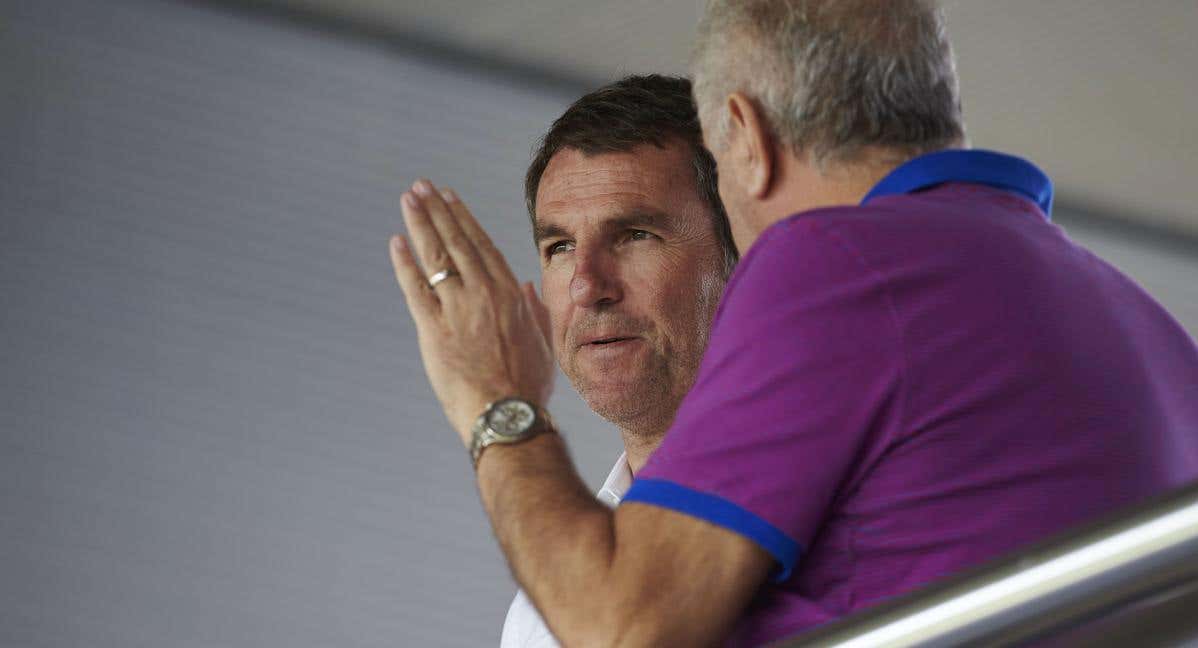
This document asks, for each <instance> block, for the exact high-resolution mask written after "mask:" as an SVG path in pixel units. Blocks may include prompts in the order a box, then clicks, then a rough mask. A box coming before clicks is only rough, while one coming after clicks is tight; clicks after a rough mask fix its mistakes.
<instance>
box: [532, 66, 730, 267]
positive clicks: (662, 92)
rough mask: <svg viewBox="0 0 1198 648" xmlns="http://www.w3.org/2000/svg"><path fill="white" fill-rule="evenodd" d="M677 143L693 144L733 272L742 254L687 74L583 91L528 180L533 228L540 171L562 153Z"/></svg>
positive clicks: (540, 150) (699, 177)
mask: <svg viewBox="0 0 1198 648" xmlns="http://www.w3.org/2000/svg"><path fill="white" fill-rule="evenodd" d="M674 141H681V142H683V143H685V144H686V145H687V147H688V148H690V152H691V161H692V163H693V166H694V171H695V184H696V186H697V187H698V189H699V194H700V196H701V197H702V198H703V200H704V202H706V203H707V205H708V206H709V207H710V208H711V214H712V219H713V222H712V226H713V227H714V228H715V234H716V239H717V240H718V241H719V242H720V246H721V248H723V251H724V269H725V271H726V273H731V272H732V267H733V266H734V265H735V264H736V260H737V256H738V255H737V252H736V246H735V245H734V244H733V242H732V230H731V229H730V228H729V226H728V216H727V214H725V213H724V204H723V203H722V202H720V194H719V189H718V184H717V182H716V168H715V159H714V158H712V157H711V153H709V152H708V151H707V149H706V148H704V147H703V133H702V131H701V130H700V128H699V115H698V111H697V110H696V109H695V102H694V99H693V98H692V97H691V82H690V81H689V80H687V79H685V78H682V77H672V76H663V75H660V74H649V75H644V76H629V77H625V78H623V79H620V80H619V81H616V82H615V83H611V84H608V85H605V86H603V87H602V88H599V89H598V90H595V91H593V92H590V93H588V94H586V95H584V96H583V97H582V98H581V99H579V100H578V101H575V102H574V103H573V104H571V105H570V107H569V108H567V109H566V112H565V113H563V114H562V116H561V117H558V118H557V120H556V121H554V122H553V125H552V126H550V127H549V132H548V133H546V134H545V137H543V138H542V139H541V142H540V144H539V146H538V147H537V149H536V153H535V154H534V156H533V159H532V164H531V165H529V167H528V174H527V175H526V176H525V178H524V200H525V203H527V205H528V215H529V218H531V219H532V221H533V225H534V227H535V225H536V216H537V213H536V212H537V188H538V187H540V185H541V175H542V174H544V173H545V167H547V166H549V160H550V159H552V158H553V156H554V155H556V154H557V152H558V151H560V150H562V149H565V148H572V149H577V150H579V151H581V152H582V153H583V154H585V155H595V154H598V153H626V152H628V151H631V150H632V149H633V148H635V147H637V146H639V145H641V144H652V145H654V146H657V147H658V148H665V147H666V145H667V144H669V143H671V142H674Z"/></svg>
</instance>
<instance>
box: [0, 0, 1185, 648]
mask: <svg viewBox="0 0 1198 648" xmlns="http://www.w3.org/2000/svg"><path fill="white" fill-rule="evenodd" d="M0 88H2V90H0V646H5V647H8V646H53V647H67V646H97V647H112V648H118V647H120V648H124V647H133V646H172V647H173V646H179V647H189V646H327V645H338V646H415V645H419V646H474V645H488V644H493V643H496V642H497V639H498V629H499V626H500V623H501V621H502V618H503V613H504V611H505V609H506V605H507V602H508V599H509V597H510V595H511V593H512V591H513V585H512V582H511V579H510V577H509V576H508V574H507V570H506V568H505V566H504V565H503V562H502V560H501V557H500V555H499V553H498V551H497V549H496V548H495V547H494V544H493V542H492V540H491V537H490V531H489V528H488V527H487V525H486V522H485V519H484V518H483V516H482V513H481V509H480V507H479V505H478V503H477V500H476V495H475V492H474V488H473V485H472V482H471V473H470V470H469V467H468V463H467V461H466V458H465V455H464V453H463V451H462V449H461V448H460V447H459V445H458V442H457V441H456V439H455V438H454V435H453V434H452V433H451V432H449V431H448V430H447V428H446V425H445V423H444V421H443V418H442V415H441V413H440V411H439V408H438V407H437V406H436V404H435V402H434V400H433V399H432V396H431V392H430V390H429V388H428V386H427V384H426V382H425V379H424V375H423V369H422V368H421V365H420V361H419V356H418V353H417V350H416V345H415V339H414V334H413V330H412V326H411V323H410V321H409V319H408V316H407V313H406V311H405V309H404V307H403V306H402V299H401V295H400V293H399V291H398V289H397V288H396V287H395V286H394V283H393V279H392V275H391V270H390V267H389V265H388V262H387V255H386V250H385V243H386V238H387V236H388V235H389V234H390V233H391V232H392V231H394V230H395V229H396V228H397V227H398V226H399V225H398V223H399V219H398V216H397V209H396V203H397V199H398V197H399V194H400V192H401V191H402V190H403V188H404V187H405V186H406V184H407V183H409V182H410V181H411V180H412V179H414V178H415V177H417V176H419V175H429V176H432V177H433V178H435V179H438V180H441V181H446V182H451V183H453V184H454V186H455V187H456V188H458V189H459V190H460V192H461V193H462V194H463V195H464V196H465V197H466V198H467V200H468V201H470V203H471V204H472V205H474V207H475V210H476V212H477V213H478V214H479V216H480V217H481V218H482V220H483V221H484V224H485V225H487V226H488V227H489V228H490V230H491V231H492V232H493V233H494V234H495V236H496V238H497V239H498V243H499V245H500V247H501V248H502V249H503V250H504V251H505V252H506V253H507V254H508V255H509V258H510V259H512V261H513V265H514V266H515V267H516V269H517V273H518V274H520V275H521V276H524V277H527V278H535V259H534V258H533V254H532V248H531V245H530V242H529V233H528V226H527V223H526V221H525V217H524V215H523V211H522V206H521V199H520V186H521V178H522V175H523V172H524V169H525V165H526V164H527V161H528V155H529V148H530V146H531V145H532V143H533V140H534V139H535V137H536V136H537V135H539V134H540V132H542V130H543V129H544V128H545V127H546V125H547V124H548V123H549V121H550V120H551V119H552V118H553V117H555V116H556V115H557V114H558V113H559V112H560V111H561V109H562V108H563V107H564V106H565V104H566V102H567V101H568V100H570V99H572V98H573V97H572V96H571V95H570V94H568V93H566V92H565V91H563V90H562V89H561V88H560V87H557V88H555V87H553V86H549V85H537V84H535V83H532V82H523V83H521V82H518V80H514V79H513V78H510V77H503V76H500V75H496V74H495V73H494V71H487V70H485V69H483V68H474V69H472V68H468V67H466V68H464V67H462V66H460V65H458V66H452V65H448V64H443V63H438V62H436V61H434V60H430V59H428V58H424V57H414V56H411V55H404V54H401V53H399V52H398V51H396V50H390V49H386V48H383V47H381V46H379V45H378V44H370V43H367V42H364V41H357V40H353V39H350V38H343V37H336V36H332V35H329V34H327V33H321V32H318V31H313V30H309V29H305V28H301V27H297V26H295V25H291V24H287V23H283V22H279V21H274V20H271V19H269V18H266V17H261V16H259V17H250V16H247V15H244V14H238V13H231V12H229V11H227V10H225V9H221V8H211V7H208V6H206V5H203V4H196V3H178V2H167V1H165V0H163V1H154V0H107V1H106V2H95V1H91V0H0ZM1062 216H1063V218H1065V221H1064V222H1065V223H1066V224H1067V225H1068V227H1069V229H1070V230H1071V231H1072V232H1073V233H1074V234H1075V235H1076V236H1077V237H1078V238H1080V239H1082V240H1084V241H1086V242H1087V243H1089V244H1090V245H1091V246H1092V247H1093V248H1094V249H1095V250H1096V251H1098V252H1099V253H1100V254H1102V255H1104V256H1106V257H1107V258H1109V259H1111V260H1112V261H1114V262H1115V263H1116V264H1117V265H1119V266H1121V267H1123V268H1124V269H1126V270H1127V271H1128V272H1130V273H1131V274H1133V275H1134V276H1135V277H1136V278H1138V279H1139V280H1140V281H1141V282H1142V283H1143V284H1144V285H1145V286H1146V287H1147V288H1148V289H1149V291H1150V292H1152V293H1153V294H1155V295H1156V296H1157V297H1158V298H1159V299H1161V300H1162V301H1163V302H1164V303H1165V304H1166V305H1167V306H1168V307H1169V308H1170V309H1171V310H1172V311H1173V312H1174V313H1175V314H1176V315H1177V316H1178V318H1179V319H1181V320H1182V321H1183V323H1185V324H1186V326H1187V327H1188V328H1189V330H1190V331H1191V332H1192V333H1194V332H1198V287H1196V286H1195V281H1194V280H1195V278H1198V260H1196V259H1195V257H1194V255H1193V254H1192V248H1187V247H1186V246H1185V245H1169V246H1161V245H1160V244H1159V241H1155V240H1151V239H1129V238H1128V237H1127V236H1126V235H1125V233H1124V232H1121V231H1119V230H1111V229H1109V228H1107V227H1106V226H1104V225H1103V224H1102V223H1101V222H1096V221H1094V220H1092V219H1087V218H1086V217H1085V215H1083V214H1075V215H1073V217H1072V218H1070V217H1069V215H1068V214H1063V215H1062ZM552 409H553V410H554V411H555V414H556V415H557V417H558V418H559V419H560V420H562V421H563V422H565V425H566V428H567V433H568V438H569V440H570V443H571V445H572V447H573V449H574V454H575V456H576V457H577V458H578V459H579V461H580V464H581V469H582V471H583V473H584V476H585V477H586V478H587V479H588V481H589V482H590V483H592V484H597V483H598V481H599V480H600V479H601V478H602V476H603V475H604V474H605V473H606V470H607V468H608V466H609V465H610V463H611V461H612V459H613V458H614V456H615V453H616V452H617V451H618V441H617V439H616V437H615V434H614V432H613V431H612V430H611V429H610V428H609V427H608V426H607V425H606V424H605V423H603V422H602V421H600V420H598V419H597V418H595V417H594V416H593V415H592V414H590V413H589V412H587V411H586V409H585V407H584V406H583V405H582V404H581V403H580V402H579V400H578V399H577V397H576V396H575V395H574V394H573V392H571V391H570V390H569V387H568V385H566V384H565V382H564V381H561V382H559V389H558V393H557V396H556V397H555V401H554V403H553V405H552Z"/></svg>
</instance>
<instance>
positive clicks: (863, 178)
mask: <svg viewBox="0 0 1198 648" xmlns="http://www.w3.org/2000/svg"><path fill="white" fill-rule="evenodd" d="M907 159H908V158H907V157H905V156H902V155H900V154H897V153H896V152H894V151H891V150H888V149H867V150H864V151H862V152H861V154H860V155H859V156H857V157H856V158H854V159H853V160H852V161H850V162H840V163H831V162H828V163H824V164H818V163H816V162H815V161H814V160H812V159H811V157H810V156H808V155H803V156H796V155H795V154H793V153H791V152H789V151H782V152H779V153H778V155H777V157H776V158H775V160H776V164H777V166H776V168H775V172H776V173H775V177H776V178H777V180H776V183H775V185H774V187H773V188H772V189H771V191H770V192H769V194H767V195H766V196H765V198H763V199H762V200H759V201H757V202H756V203H755V204H754V205H753V208H752V212H753V213H752V215H751V219H750V222H749V226H750V231H749V232H748V234H749V235H750V236H751V240H750V241H749V242H748V244H747V245H745V246H744V247H742V248H741V249H742V250H747V249H748V247H749V246H751V245H752V242H753V241H756V240H757V237H758V236H760V235H761V233H762V232H763V231H765V230H766V228H768V227H769V226H770V225H773V224H774V223H776V222H778V221H780V220H782V219H784V218H787V217H788V216H792V215H794V214H797V213H801V212H805V211H810V210H813V209H820V208H822V207H844V206H850V205H859V204H861V201H862V199H864V198H865V195H866V194H868V193H869V191H870V189H873V187H874V185H876V184H878V182H880V181H881V180H882V178H884V177H886V175H887V174H889V173H890V172H891V171H893V170H894V169H895V168H896V167H898V166H899V165H901V164H902V163H903V162H905V161H906V160H907ZM738 244H739V241H738Z"/></svg>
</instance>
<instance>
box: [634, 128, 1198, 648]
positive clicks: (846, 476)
mask: <svg viewBox="0 0 1198 648" xmlns="http://www.w3.org/2000/svg"><path fill="white" fill-rule="evenodd" d="M1051 201H1052V185H1051V183H1050V182H1049V180H1048V178H1047V177H1046V176H1045V175H1044V174H1043V173H1042V172H1041V171H1040V170H1039V169H1037V168H1036V167H1035V166H1033V165H1031V164H1030V163H1028V162H1025V161H1023V160H1021V159H1019V158H1014V157H1010V156H1006V155H1002V154H998V153H993V152H987V151H942V152H939V153H933V154H930V155H926V156H922V157H920V158H916V159H914V160H912V161H910V162H908V163H907V164H905V165H903V166H901V167H899V168H898V169H896V170H895V171H894V172H893V173H892V174H891V175H890V176H888V177H887V178H885V179H884V180H883V181H882V182H881V183H880V184H879V185H878V187H877V188H875V189H874V191H873V192H871V193H870V195H869V196H867V197H866V199H865V201H864V202H863V203H862V204H861V205H860V206H855V207H836V208H829V209H816V210H812V211H808V212H803V213H800V214H796V215H794V216H791V217H790V218H787V219H785V220H783V221H781V222H778V223H776V224H774V225H773V226H771V227H770V228H769V229H767V230H766V231H765V232H764V233H763V234H762V235H761V237H760V238H759V239H758V240H757V242H756V243H755V244H754V245H753V247H752V249H750V250H749V252H748V254H746V255H744V257H743V258H742V259H741V262H740V264H739V266H738V267H737V269H736V272H735V273H734V274H733V276H732V278H731V280H730V281H729V283H728V287H727V291H726V292H725V294H724V299H723V301H722V302H721V304H720V308H719V311H718V312H717V314H716V319H715V325H714V328H713V330H712V334H711V342H710V346H709V347H708V350H707V354H706V355H705V356H704V359H703V364H702V367H701V368H700V370H699V376H698V378H697V380H696V382H695V386H694V388H693V389H692V390H691V392H690V394H689V395H688V396H687V397H686V399H685V401H684V402H683V404H682V406H681V409H680V410H679V411H678V415H677V418H676V420H675V423H674V426H673V427H672V428H671V430H670V432H669V433H668V434H667V435H666V437H665V440H664V442H663V444H662V446H661V447H660V449H658V450H657V452H655V453H654V454H653V455H652V457H651V458H650V459H649V462H648V464H647V465H646V466H645V467H644V469H643V470H641V472H640V474H639V475H638V476H637V479H636V481H635V482H634V483H633V486H632V488H631V490H630V491H629V492H628V494H627V496H626V497H625V499H624V502H641V503H647V504H652V505H656V506H662V507H666V508H669V509H673V510H676V511H680V512H682V513H685V514H688V515H692V516H695V517H698V518H702V519H704V520H707V521H709V522H712V523H714V524H717V525H720V526H723V527H725V528H728V529H731V530H733V531H735V532H737V533H741V534H743V535H744V536H745V537H747V538H749V539H750V540H752V541H754V542H756V543H758V544H759V545H760V546H761V547H763V548H764V549H765V550H766V551H768V552H769V553H770V554H772V555H773V556H774V558H775V559H776V561H777V567H778V569H777V570H776V572H775V578H774V579H773V581H772V582H770V583H767V584H766V585H764V586H763V587H762V589H761V590H760V591H759V593H758V594H757V596H756V598H755V599H754V601H753V602H752V604H751V606H750V608H749V609H748V610H747V612H746V614H745V616H744V617H743V619H742V620H741V622H740V624H739V626H738V627H737V629H736V630H735V632H734V634H733V636H732V637H731V638H730V641H729V643H730V644H731V645H757V644H760V643H763V642H767V641H770V640H773V639H778V638H782V637H787V636H790V635H793V634H795V633H797V632H799V631H801V630H804V629H806V628H810V627H811V626H814V625H817V624H820V623H823V622H825V621H828V620H830V619H834V618H836V617H839V616H843V615H845V614H848V613H850V612H852V611H854V610H857V609H860V608H863V607H866V606H868V605H870V604H873V603H875V602H877V601H879V600H880V599H883V598H886V597H889V596H893V595H895V594H898V593H901V592H904V591H907V590H911V589H913V588H916V587H918V586H920V585H923V584H925V583H928V582H929V581H932V580H934V579H937V578H939V577H941V576H944V575H946V574H950V573H953V572H956V571H958V570H961V569H962V568H965V567H969V566H971V565H975V564H977V563H979V562H982V561H984V560H986V559H988V558H992V557H995V556H997V555H1000V554H1003V553H1006V552H1009V551H1011V550H1014V549H1017V548H1019V547H1020V546H1021V545H1024V544H1026V543H1028V542H1030V541H1033V540H1036V539H1039V538H1042V537H1044V536H1047V535H1050V534H1053V533H1055V532H1058V531H1062V530H1065V529H1067V528H1069V527H1072V526H1074V525H1077V524H1079V523H1082V522H1085V521H1088V520H1091V519H1093V518H1094V517H1096V516H1099V515H1101V514H1104V513H1107V512H1110V511H1112V510H1113V509H1117V508H1120V507H1123V506H1125V505H1129V504H1133V503H1136V502H1138V501H1140V500H1143V499H1144V498H1146V497H1148V496H1151V495H1153V494H1156V493H1160V492H1162V491H1166V490H1168V489H1172V488H1175V487H1179V486H1182V485H1183V484H1185V483H1187V482H1189V481H1191V480H1193V479H1196V478H1198V349H1196V348H1195V345H1194V342H1193V341H1192V340H1191V339H1190V338H1189V336H1188V335H1187V334H1186V333H1185V332H1184V331H1183V329H1182V328H1181V327H1180V326H1179V325H1178V324H1177V323H1176V322H1175V321H1174V320H1173V319H1172V318H1171V317H1170V316H1169V314H1168V313H1166V312H1165V310H1164V309H1163V308H1161V307H1160V306H1159V305H1158V304H1157V303H1156V302H1155V301H1153V300H1152V298H1150V297H1149V296H1148V295H1147V294H1145V293H1144V291H1143V290H1142V289H1141V288H1140V287H1139V286H1137V285H1136V284H1135V283H1134V282H1132V281H1131V280H1130V279H1128V278H1127V277H1125V276H1124V275H1123V274H1121V273H1120V272H1119V271H1117V270H1115V269H1114V268H1113V267H1111V266H1110V265H1108V264H1107V263H1105V262H1104V261H1102V260H1101V259H1099V258H1097V257H1095V256H1094V255H1093V254H1091V253H1090V252H1088V251H1087V250H1085V249H1084V248H1082V247H1081V246H1079V245H1077V244H1076V243H1074V242H1072V241H1071V240H1069V238H1068V237H1067V236H1066V235H1065V234H1064V232H1062V231H1061V229H1060V228H1058V227H1056V226H1055V225H1053V224H1051V223H1050V222H1049V220H1048V217H1047V214H1048V212H1049V211H1050V210H1051Z"/></svg>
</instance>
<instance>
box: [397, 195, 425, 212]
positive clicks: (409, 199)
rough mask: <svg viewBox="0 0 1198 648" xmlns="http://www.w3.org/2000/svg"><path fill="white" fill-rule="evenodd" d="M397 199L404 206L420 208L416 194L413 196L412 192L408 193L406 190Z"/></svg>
mask: <svg viewBox="0 0 1198 648" xmlns="http://www.w3.org/2000/svg"><path fill="white" fill-rule="evenodd" d="M399 200H400V201H401V202H402V203H403V204H404V206H405V207H408V208H411V209H419V208H420V203H419V202H417V200H416V196H413V195H412V194H410V193H408V192H406V191H405V192H404V194H403V195H402V196H400V198H399Z"/></svg>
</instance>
